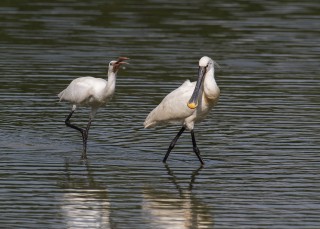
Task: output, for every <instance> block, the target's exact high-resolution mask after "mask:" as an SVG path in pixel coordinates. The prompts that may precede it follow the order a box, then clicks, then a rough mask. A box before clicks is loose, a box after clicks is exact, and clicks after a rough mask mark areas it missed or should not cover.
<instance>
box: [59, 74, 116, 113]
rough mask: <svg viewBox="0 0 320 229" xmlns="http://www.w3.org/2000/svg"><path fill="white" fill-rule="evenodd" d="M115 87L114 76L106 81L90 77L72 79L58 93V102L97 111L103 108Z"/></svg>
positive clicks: (110, 76)
mask: <svg viewBox="0 0 320 229" xmlns="http://www.w3.org/2000/svg"><path fill="white" fill-rule="evenodd" d="M115 85H116V78H115V76H114V74H112V75H109V77H108V81H107V80H105V79H101V78H94V77H91V76H86V77H80V78H77V79H74V80H73V81H72V82H71V83H70V84H69V86H68V87H67V88H66V89H64V90H63V91H62V92H60V93H59V95H58V97H59V98H60V101H68V102H70V103H72V104H73V105H75V106H85V107H91V109H92V110H97V109H98V108H99V107H102V106H105V105H106V104H107V103H108V102H109V101H110V100H111V98H112V96H113V94H114V91H115Z"/></svg>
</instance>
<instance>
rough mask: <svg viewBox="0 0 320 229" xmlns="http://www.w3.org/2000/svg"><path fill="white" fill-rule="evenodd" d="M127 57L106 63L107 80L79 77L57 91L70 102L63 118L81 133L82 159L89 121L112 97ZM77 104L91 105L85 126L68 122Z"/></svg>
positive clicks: (85, 151) (63, 98)
mask: <svg viewBox="0 0 320 229" xmlns="http://www.w3.org/2000/svg"><path fill="white" fill-rule="evenodd" d="M128 59H129V58H127V57H119V58H118V60H113V61H111V62H110V63H109V65H108V81H107V80H104V79H101V78H94V77H91V76H86V77H80V78H77V79H74V80H73V81H72V82H71V83H70V84H69V85H68V87H67V88H66V89H64V90H63V91H62V92H60V93H59V95H58V97H59V98H60V101H68V102H70V103H72V104H73V105H72V109H71V112H70V114H69V115H68V117H67V118H66V120H65V124H66V125H67V126H68V127H71V128H73V129H76V130H78V131H79V132H80V133H81V135H82V142H83V152H82V156H81V158H82V159H87V140H88V134H89V129H90V126H91V122H92V120H93V118H94V116H95V115H96V113H97V110H98V109H99V108H100V107H102V106H105V105H106V104H107V103H108V102H109V101H110V100H111V98H112V96H113V94H114V91H115V86H116V76H117V73H118V70H119V68H120V66H121V65H122V64H127V62H124V60H128ZM77 106H86V107H91V111H90V115H89V122H88V124H87V126H86V128H80V127H78V126H75V125H74V124H71V123H70V118H71V116H72V114H73V113H74V111H75V110H76V108H77Z"/></svg>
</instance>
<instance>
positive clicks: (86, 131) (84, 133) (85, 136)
mask: <svg viewBox="0 0 320 229" xmlns="http://www.w3.org/2000/svg"><path fill="white" fill-rule="evenodd" d="M91 121H92V120H91V118H90V119H89V122H88V124H87V127H86V129H83V130H82V132H81V134H82V141H83V151H82V155H81V159H83V160H86V159H87V141H88V136H89V129H90V126H91Z"/></svg>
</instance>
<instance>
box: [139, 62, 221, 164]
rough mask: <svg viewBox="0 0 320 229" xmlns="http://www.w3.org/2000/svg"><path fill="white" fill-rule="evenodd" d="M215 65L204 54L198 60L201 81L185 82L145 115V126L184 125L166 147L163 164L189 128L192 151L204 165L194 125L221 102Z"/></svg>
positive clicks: (199, 79)
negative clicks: (219, 100) (215, 75)
mask: <svg viewBox="0 0 320 229" xmlns="http://www.w3.org/2000/svg"><path fill="white" fill-rule="evenodd" d="M214 65H217V63H215V62H214V61H213V60H212V59H211V58H209V57H207V56H204V57H202V58H201V59H200V60H199V70H198V80H197V81H196V82H190V81H189V80H187V81H185V82H184V83H183V84H182V85H181V86H180V87H178V88H177V89H175V90H174V91H172V92H171V93H169V94H168V95H167V96H166V97H165V98H164V99H163V100H162V101H161V103H160V104H159V105H158V106H157V107H156V108H155V109H154V110H153V111H151V112H150V114H149V115H148V117H147V118H146V120H145V122H144V127H145V128H150V127H155V126H158V125H163V124H167V123H179V124H181V125H182V127H181V129H180V131H179V132H178V134H177V135H176V136H175V138H174V139H173V140H172V142H171V144H170V146H169V148H168V150H167V153H166V155H165V157H164V159H163V162H164V163H165V162H166V161H167V158H168V156H169V154H170V152H171V150H172V149H173V148H174V146H175V144H176V142H177V140H178V138H179V137H180V136H181V134H182V133H183V131H185V129H188V130H190V132H191V138H192V144H193V151H194V152H195V154H196V155H197V157H198V159H199V161H200V162H201V164H204V162H203V160H202V158H201V156H200V151H199V149H198V147H197V143H196V139H195V136H194V131H193V128H194V124H195V123H197V122H200V121H202V120H203V119H204V118H205V117H206V116H207V114H208V113H209V111H210V110H211V109H212V108H213V107H214V106H215V105H216V103H217V102H218V99H219V95H220V89H219V87H218V85H217V83H216V81H215V79H214ZM217 66H218V65H217Z"/></svg>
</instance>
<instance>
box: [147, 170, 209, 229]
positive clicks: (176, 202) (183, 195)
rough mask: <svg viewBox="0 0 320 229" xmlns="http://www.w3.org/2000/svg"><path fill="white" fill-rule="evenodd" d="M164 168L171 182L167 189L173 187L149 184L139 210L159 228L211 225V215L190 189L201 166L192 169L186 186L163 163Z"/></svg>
mask: <svg viewBox="0 0 320 229" xmlns="http://www.w3.org/2000/svg"><path fill="white" fill-rule="evenodd" d="M165 168H166V170H167V173H168V175H169V180H170V182H171V183H172V184H173V186H174V189H171V190H174V191H168V190H163V188H161V187H157V188H155V187H151V186H150V185H149V186H147V187H145V188H144V190H143V203H142V209H143V210H142V211H143V213H144V214H145V215H146V216H147V217H148V220H149V223H150V225H152V226H153V227H157V226H159V225H161V228H202V227H207V228H213V225H214V222H213V215H212V213H211V212H210V210H209V208H208V206H206V204H205V203H203V202H202V201H201V200H199V199H198V198H197V197H196V196H195V195H194V194H193V193H192V188H193V186H194V182H195V180H196V177H197V176H198V175H199V173H200V171H201V170H202V169H203V167H202V166H200V167H199V168H198V169H196V170H195V171H193V172H192V174H191V176H190V178H189V179H190V181H189V182H188V187H186V188H184V187H182V185H181V184H180V183H179V182H180V178H179V177H178V176H176V175H175V173H174V172H173V171H172V170H171V169H170V167H169V166H168V165H167V164H166V165H165Z"/></svg>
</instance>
